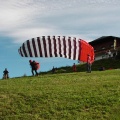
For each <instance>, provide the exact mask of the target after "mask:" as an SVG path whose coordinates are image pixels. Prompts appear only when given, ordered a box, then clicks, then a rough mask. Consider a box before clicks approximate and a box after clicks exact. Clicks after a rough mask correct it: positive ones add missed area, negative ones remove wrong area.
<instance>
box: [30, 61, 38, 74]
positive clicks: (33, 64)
mask: <svg viewBox="0 0 120 120" xmlns="http://www.w3.org/2000/svg"><path fill="white" fill-rule="evenodd" d="M29 63H30V66H31V72H32V75H33V76H34V72H35V74H36V75H37V76H38V72H37V64H38V63H36V62H35V61H31V60H29Z"/></svg>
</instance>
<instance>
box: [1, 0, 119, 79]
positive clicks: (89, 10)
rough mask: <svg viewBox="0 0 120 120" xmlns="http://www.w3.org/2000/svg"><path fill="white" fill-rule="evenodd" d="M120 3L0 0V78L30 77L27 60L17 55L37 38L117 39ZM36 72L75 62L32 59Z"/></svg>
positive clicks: (103, 0) (116, 1)
mask: <svg viewBox="0 0 120 120" xmlns="http://www.w3.org/2000/svg"><path fill="white" fill-rule="evenodd" d="M119 22H120V0H0V78H2V75H3V70H4V69H5V68H8V70H9V72H10V77H18V76H22V75H24V74H27V75H31V71H30V66H29V63H28V60H29V59H31V58H22V57H21V56H20V55H19V54H18V48H19V47H20V46H21V44H22V43H23V42H25V41H26V40H28V39H30V38H34V37H38V36H43V35H45V36H48V35H50V36H53V35H55V36H58V35H61V36H63V35H65V36H74V37H79V38H81V39H84V40H86V41H87V42H89V41H92V40H95V39H97V38H99V37H101V36H108V35H112V36H117V37H120V23H119ZM32 59H34V60H37V61H38V62H40V63H41V69H40V70H39V71H46V70H50V69H51V68H52V67H53V66H55V67H60V66H67V65H72V64H73V63H74V62H75V63H77V61H73V60H67V59H60V58H51V59H48V58H47V59H45V58H37V59H36V58H32Z"/></svg>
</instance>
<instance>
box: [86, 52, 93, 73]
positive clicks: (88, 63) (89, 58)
mask: <svg viewBox="0 0 120 120" xmlns="http://www.w3.org/2000/svg"><path fill="white" fill-rule="evenodd" d="M91 65H92V62H91V56H90V55H89V54H88V55H87V72H88V73H91Z"/></svg>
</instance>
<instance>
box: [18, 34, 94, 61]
mask: <svg viewBox="0 0 120 120" xmlns="http://www.w3.org/2000/svg"><path fill="white" fill-rule="evenodd" d="M18 51H19V54H20V55H21V56H22V57H48V58H49V57H64V58H68V59H72V60H79V61H83V62H87V54H90V56H91V59H92V62H94V48H93V47H92V46H91V45H90V44H89V43H87V42H86V41H85V40H81V39H77V38H75V37H66V36H62V37H61V36H58V37H55V36H53V37H50V36H47V37H45V36H42V37H37V38H32V39H31V40H27V41H25V42H24V43H23V44H22V46H21V47H20V48H19V50H18Z"/></svg>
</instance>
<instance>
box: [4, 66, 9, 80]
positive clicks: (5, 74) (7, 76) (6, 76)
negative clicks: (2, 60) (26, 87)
mask: <svg viewBox="0 0 120 120" xmlns="http://www.w3.org/2000/svg"><path fill="white" fill-rule="evenodd" d="M8 73H9V72H8V70H7V68H5V70H4V71H3V79H7V78H9V75H8Z"/></svg>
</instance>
